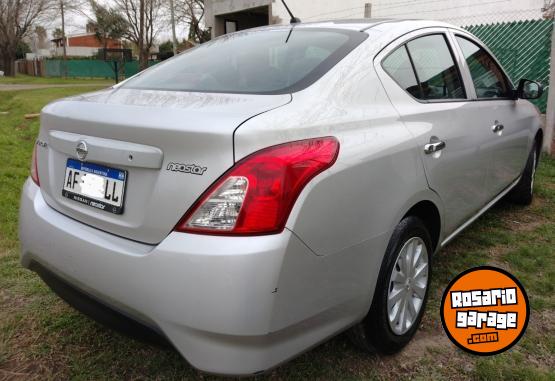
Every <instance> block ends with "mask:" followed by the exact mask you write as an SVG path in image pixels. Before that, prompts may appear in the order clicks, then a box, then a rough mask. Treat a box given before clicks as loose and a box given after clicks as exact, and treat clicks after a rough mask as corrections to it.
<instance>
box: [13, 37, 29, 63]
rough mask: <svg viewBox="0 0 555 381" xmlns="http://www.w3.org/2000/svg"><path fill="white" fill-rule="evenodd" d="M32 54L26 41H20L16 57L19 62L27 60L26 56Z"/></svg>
mask: <svg viewBox="0 0 555 381" xmlns="http://www.w3.org/2000/svg"><path fill="white" fill-rule="evenodd" d="M27 53H31V48H30V47H29V45H28V44H27V43H26V42H25V41H19V43H18V44H17V49H16V53H15V57H16V59H18V60H22V59H24V58H25V54H27Z"/></svg>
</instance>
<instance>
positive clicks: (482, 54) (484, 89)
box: [456, 36, 512, 99]
mask: <svg viewBox="0 0 555 381" xmlns="http://www.w3.org/2000/svg"><path fill="white" fill-rule="evenodd" d="M456 38H457V42H458V43H459V46H460V47H461V50H462V52H463V54H464V58H465V59H466V64H467V65H468V69H469V70H470V75H471V76H472V82H474V88H475V89H476V96H477V97H478V98H482V99H484V98H486V99H487V98H508V97H510V96H511V92H512V91H511V88H510V85H509V82H508V81H507V78H506V76H505V74H504V73H503V71H502V70H501V68H500V67H499V65H497V63H496V62H495V60H494V59H493V58H492V57H491V56H490V55H489V54H488V53H487V52H486V51H485V50H484V49H482V48H481V47H479V46H478V45H476V44H475V43H473V42H471V41H470V40H467V39H466V38H463V37H460V36H456Z"/></svg>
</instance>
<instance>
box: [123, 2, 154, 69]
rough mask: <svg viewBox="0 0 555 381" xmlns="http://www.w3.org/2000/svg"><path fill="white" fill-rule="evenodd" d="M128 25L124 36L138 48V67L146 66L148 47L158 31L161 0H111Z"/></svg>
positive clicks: (152, 43) (149, 47) (144, 67)
mask: <svg viewBox="0 0 555 381" xmlns="http://www.w3.org/2000/svg"><path fill="white" fill-rule="evenodd" d="M113 2H114V4H115V5H116V7H117V8H118V9H120V11H121V13H122V15H123V17H124V18H125V19H126V20H127V24H128V26H129V28H128V30H127V32H126V33H125V35H124V36H125V37H126V38H127V39H129V40H130V41H131V42H133V43H134V44H135V45H136V46H137V49H138V50H139V68H140V69H141V70H144V69H146V68H147V67H148V57H149V55H150V49H151V48H152V46H153V45H154V41H155V38H156V36H157V35H158V32H159V31H160V24H161V21H162V16H163V15H162V13H161V12H160V8H161V3H162V0H113Z"/></svg>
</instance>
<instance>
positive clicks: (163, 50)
mask: <svg viewBox="0 0 555 381" xmlns="http://www.w3.org/2000/svg"><path fill="white" fill-rule="evenodd" d="M173 48H174V44H173V42H172V41H169V40H168V41H165V42H162V43H161V44H160V45H159V46H158V59H159V60H160V61H164V60H167V59H168V58H170V57H173V56H174V54H173Z"/></svg>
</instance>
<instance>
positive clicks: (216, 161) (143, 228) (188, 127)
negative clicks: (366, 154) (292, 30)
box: [37, 89, 291, 243]
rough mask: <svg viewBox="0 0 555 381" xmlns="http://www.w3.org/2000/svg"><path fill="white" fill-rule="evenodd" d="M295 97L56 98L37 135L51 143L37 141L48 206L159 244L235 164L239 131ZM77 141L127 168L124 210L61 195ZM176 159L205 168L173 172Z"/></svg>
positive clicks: (120, 92) (142, 94) (102, 159)
mask: <svg viewBox="0 0 555 381" xmlns="http://www.w3.org/2000/svg"><path fill="white" fill-rule="evenodd" d="M290 100H291V96H290V95H289V94H286V95H267V96H254V95H233V94H229V95H226V94H208V93H206V94H200V93H179V92H160V91H146V90H142V91H137V90H134V91H130V90H127V89H115V90H114V89H110V90H105V91H102V92H98V93H92V94H88V95H82V96H78V97H74V98H70V99H65V100H60V101H56V102H54V103H51V104H49V105H48V106H46V107H45V108H44V109H43V111H42V114H41V131H40V134H39V140H41V141H43V142H45V143H46V145H45V146H38V147H37V154H38V163H39V168H38V169H39V176H40V178H41V181H42V184H41V185H42V188H41V190H42V192H43V193H44V197H45V199H46V202H47V203H48V204H49V205H50V206H52V207H54V208H55V209H57V210H59V211H61V212H62V213H64V214H66V215H68V216H70V217H73V218H75V219H77V220H79V221H82V222H84V223H86V224H88V225H91V226H95V227H97V228H99V229H102V230H105V231H110V232H111V233H113V234H116V235H120V236H123V237H127V238H131V239H133V240H136V241H140V242H145V243H158V242H160V241H162V239H164V238H165V237H166V236H167V235H168V234H169V233H170V232H171V230H172V229H173V227H174V226H175V224H176V223H177V221H178V220H179V218H180V217H181V216H182V215H183V214H184V213H185V212H186V211H187V209H188V208H189V207H190V206H191V205H192V204H193V203H194V202H195V201H196V199H197V198H198V197H199V195H200V194H201V193H202V192H203V191H204V190H205V189H206V188H208V186H209V185H210V184H212V183H213V182H214V181H215V180H216V179H217V178H218V177H220V176H221V174H222V173H223V172H224V171H226V170H227V169H228V168H230V167H231V166H232V165H233V163H234V159H233V131H234V130H235V129H236V128H237V127H238V126H239V125H240V124H241V123H243V122H244V121H245V120H247V119H249V118H251V117H253V116H255V115H257V114H260V113H263V112H265V111H268V110H270V109H272V108H275V107H279V106H281V105H284V104H287V103H288V102H290ZM77 141H85V142H87V144H88V145H89V146H90V148H91V149H90V151H91V152H90V154H89V155H90V156H89V158H90V160H91V161H93V162H95V163H100V164H103V165H107V166H110V167H115V168H117V169H122V170H126V171H128V179H127V187H126V191H125V204H124V208H125V209H124V213H123V214H122V215H115V214H111V213H109V212H106V211H103V210H98V209H94V208H91V207H89V206H88V205H83V204H80V203H77V202H75V201H73V200H71V199H68V198H66V197H63V196H62V184H63V182H64V176H65V165H66V162H67V159H68V158H77V156H76V152H75V148H76V146H77V143H76V142H77ZM72 144H74V146H73V148H72V147H71V145H72ZM147 151H148V152H147ZM148 155H150V156H151V157H150V158H147V156H148ZM130 157H132V160H131V159H130ZM85 160H88V159H85ZM149 160H150V162H149ZM141 161H142V162H141ZM171 163H177V164H184V165H196V166H199V167H201V168H205V170H204V172H203V173H202V174H201V175H195V174H193V173H183V172H179V171H172V170H170V169H171V168H170V167H169V166H170V164H171Z"/></svg>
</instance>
